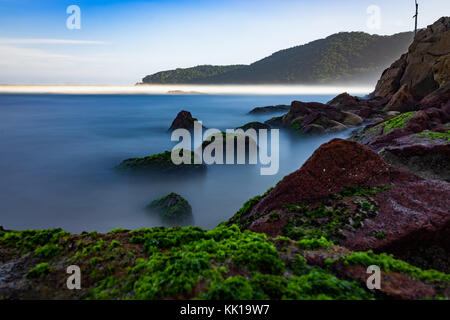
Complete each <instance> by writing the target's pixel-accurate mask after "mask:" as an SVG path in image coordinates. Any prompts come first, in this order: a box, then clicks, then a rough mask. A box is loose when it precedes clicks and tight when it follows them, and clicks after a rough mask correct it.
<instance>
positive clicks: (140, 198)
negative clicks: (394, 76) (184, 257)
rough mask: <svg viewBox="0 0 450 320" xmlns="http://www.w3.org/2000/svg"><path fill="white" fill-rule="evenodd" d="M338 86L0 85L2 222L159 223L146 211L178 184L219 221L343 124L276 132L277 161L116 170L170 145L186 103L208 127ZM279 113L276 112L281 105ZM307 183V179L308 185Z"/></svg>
mask: <svg viewBox="0 0 450 320" xmlns="http://www.w3.org/2000/svg"><path fill="white" fill-rule="evenodd" d="M331 98H332V96H317V95H316V96H305V95H304V96H288V95H281V96H276V95H267V96H265V95H223V96H219V95H45V94H39V95H26V94H25V95H17V94H16V95H13V94H2V95H0V225H3V226H4V227H5V228H7V229H18V230H20V229H30V228H53V227H61V228H63V229H66V230H68V231H71V232H82V231H92V230H98V231H101V232H106V231H109V230H111V229H114V228H118V227H121V228H129V229H136V228H143V227H151V226H156V225H161V221H159V219H158V218H157V217H155V216H154V215H152V214H149V213H148V212H146V211H145V206H146V205H147V204H148V203H149V202H150V201H152V200H154V199H156V198H158V197H160V196H163V195H166V194H168V193H170V192H176V193H179V194H181V195H182V196H183V197H185V198H186V199H187V200H188V201H189V202H190V204H191V205H192V208H193V214H194V220H195V225H198V226H201V227H204V228H213V227H215V226H217V224H219V223H220V222H222V221H224V220H226V219H228V218H230V217H231V216H232V215H233V213H234V212H236V211H237V210H238V209H239V208H240V207H241V206H242V204H243V203H244V202H245V201H247V200H248V199H249V198H252V197H254V196H255V195H258V194H262V193H264V192H265V191H266V190H267V189H268V188H270V187H272V186H273V185H275V184H276V183H277V182H278V181H279V180H281V179H282V178H283V177H284V176H285V175H287V174H289V173H291V172H292V171H294V170H296V169H298V168H300V167H301V165H302V164H303V163H304V162H305V160H306V159H307V158H308V157H309V156H310V155H311V154H312V153H313V151H314V150H315V149H316V148H317V147H319V146H320V145H321V144H322V143H324V142H327V141H329V140H330V139H332V138H334V137H346V136H348V134H349V131H347V132H341V133H338V134H334V135H328V136H322V137H310V138H305V137H301V136H298V135H293V134H292V133H289V132H283V131H282V132H280V145H279V148H280V170H279V173H278V174H277V175H274V176H261V175H260V167H259V166H242V165H240V166H239V165H232V166H226V165H221V166H220V165H215V166H210V167H208V169H207V171H206V173H205V174H204V175H195V176H169V177H168V176H153V177H149V176H135V175H126V174H118V173H117V172H116V171H115V170H114V167H115V166H116V165H118V164H119V163H120V162H121V161H122V160H124V159H127V158H131V157H139V156H146V155H151V154H155V153H160V152H162V151H165V150H170V149H171V148H172V146H173V145H174V142H171V141H170V133H169V132H168V128H169V127H170V124H171V122H172V120H173V119H174V118H175V116H176V114H177V113H178V112H179V111H181V110H183V109H184V110H188V111H190V112H191V113H192V114H193V116H194V117H196V118H198V119H199V120H202V121H203V124H204V125H205V126H206V127H208V128H217V129H220V130H224V129H228V128H229V129H232V128H235V127H238V126H240V125H243V124H245V123H248V122H251V121H265V120H267V119H269V118H271V117H273V116H276V114H274V115H262V116H251V115H248V114H247V113H248V112H249V111H250V110H251V109H252V108H254V107H257V106H266V105H276V104H290V102H291V101H292V100H302V101H319V102H326V101H328V100H330V99H331ZM278 115H280V114H278ZM307 187H308V186H305V188H307Z"/></svg>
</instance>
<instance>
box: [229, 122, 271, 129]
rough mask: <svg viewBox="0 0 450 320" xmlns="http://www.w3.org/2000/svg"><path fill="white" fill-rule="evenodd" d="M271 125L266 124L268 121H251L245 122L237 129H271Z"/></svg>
mask: <svg viewBox="0 0 450 320" xmlns="http://www.w3.org/2000/svg"><path fill="white" fill-rule="evenodd" d="M270 128H271V127H270V125H268V124H266V123H261V122H257V121H255V122H250V123H247V124H244V125H243V126H241V127H238V128H236V129H242V130H244V131H247V130H248V129H254V130H261V129H270Z"/></svg>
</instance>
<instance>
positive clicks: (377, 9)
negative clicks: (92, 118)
mask: <svg viewBox="0 0 450 320" xmlns="http://www.w3.org/2000/svg"><path fill="white" fill-rule="evenodd" d="M419 4H420V16H419V27H426V26H427V25H429V24H432V23H433V22H434V21H436V20H437V19H439V18H440V17H441V16H444V15H450V1H448V0H426V1H424V0H422V1H420V0H419ZM73 5H75V6H78V8H79V9H80V19H75V20H74V19H72V18H73V17H74V16H73V13H74V11H69V13H67V9H68V8H69V7H70V6H73ZM414 10H415V9H414V1H413V0H395V1H394V0H380V1H376V0H370V1H366V0H358V1H350V0H341V1H336V0H333V1H331V0H315V1H304V0H297V1H294V0H258V1H256V0H198V1H194V0H173V1H171V0H149V1H144V0H141V1H137V0H126V1H115V0H110V1H104V0H95V1H86V0H82V1H76V0H69V1H66V0H45V1H44V0H0V84H105V85H110V84H111V85H113V84H114V85H127V84H128V85H129V84H134V83H136V82H139V81H140V80H141V79H142V78H143V77H144V76H145V75H148V74H152V73H155V72H158V71H161V70H168V69H173V68H177V67H182V68H184V67H191V66H196V65H201V64H213V65H227V64H248V63H251V62H254V61H256V60H259V59H261V58H264V57H266V56H268V55H270V54H272V53H273V52H276V51H278V50H281V49H285V48H289V47H293V46H297V45H301V44H305V43H308V42H310V41H313V40H317V39H320V38H324V37H327V36H329V35H331V34H333V33H336V32H341V31H364V32H367V33H371V34H382V35H390V34H394V33H398V32H404V31H410V30H412V29H413V27H414V21H413V19H412V16H413V14H414ZM68 20H69V22H70V23H69V27H70V28H69V27H68V25H67V24H68ZM78 21H79V28H74V26H75V27H77V24H76V22H78Z"/></svg>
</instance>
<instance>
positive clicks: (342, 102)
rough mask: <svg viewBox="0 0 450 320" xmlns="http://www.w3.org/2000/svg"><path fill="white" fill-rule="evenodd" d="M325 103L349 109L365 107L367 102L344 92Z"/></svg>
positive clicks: (344, 109)
mask: <svg viewBox="0 0 450 320" xmlns="http://www.w3.org/2000/svg"><path fill="white" fill-rule="evenodd" d="M327 104H328V105H330V106H332V107H335V108H338V109H339V110H343V111H350V110H358V109H361V108H363V107H366V106H367V104H368V103H367V101H366V100H363V99H360V98H358V97H354V96H351V95H349V94H348V93H347V92H344V93H341V94H340V95H338V96H336V97H335V98H333V99H332V100H331V101H329V102H327Z"/></svg>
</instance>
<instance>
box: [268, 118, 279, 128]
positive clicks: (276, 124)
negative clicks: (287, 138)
mask: <svg viewBox="0 0 450 320" xmlns="http://www.w3.org/2000/svg"><path fill="white" fill-rule="evenodd" d="M264 123H265V124H268V125H269V126H271V127H275V128H280V127H282V126H283V117H274V118H272V119H269V120H267V121H264Z"/></svg>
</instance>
